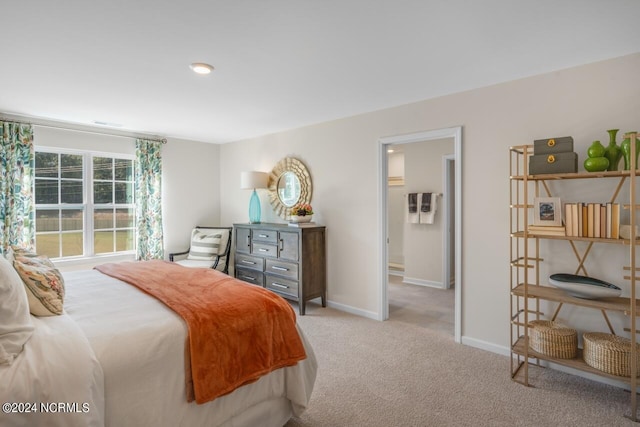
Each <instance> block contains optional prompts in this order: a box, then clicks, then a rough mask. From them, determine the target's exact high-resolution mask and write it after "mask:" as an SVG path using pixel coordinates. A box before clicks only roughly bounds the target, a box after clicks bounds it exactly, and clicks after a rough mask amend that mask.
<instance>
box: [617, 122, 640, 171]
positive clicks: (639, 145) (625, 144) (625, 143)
mask: <svg viewBox="0 0 640 427" xmlns="http://www.w3.org/2000/svg"><path fill="white" fill-rule="evenodd" d="M634 132H635V131H634ZM634 132H627V133H625V134H624V139H623V140H622V143H621V144H620V150H621V151H622V157H623V158H624V170H629V169H631V137H630V136H629V135H630V134H631V133H634ZM639 154H640V139H638V138H637V137H636V159H635V160H636V169H638V155H639Z"/></svg>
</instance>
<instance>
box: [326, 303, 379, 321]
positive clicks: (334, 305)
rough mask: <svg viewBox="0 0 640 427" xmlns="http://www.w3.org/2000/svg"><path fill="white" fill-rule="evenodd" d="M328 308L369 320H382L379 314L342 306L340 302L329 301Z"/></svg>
mask: <svg viewBox="0 0 640 427" xmlns="http://www.w3.org/2000/svg"><path fill="white" fill-rule="evenodd" d="M327 307H331V308H335V309H336V310H340V311H344V312H346V313H350V314H355V315H356V316H362V317H366V318H368V319H373V320H380V317H379V316H378V313H374V312H372V311H367V310H362V309H360V308H356V307H352V306H350V305H346V304H340V303H339V302H333V301H327Z"/></svg>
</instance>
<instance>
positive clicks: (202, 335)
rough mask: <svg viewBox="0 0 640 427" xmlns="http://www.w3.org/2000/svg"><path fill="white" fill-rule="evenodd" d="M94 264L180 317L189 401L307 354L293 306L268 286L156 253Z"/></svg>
mask: <svg viewBox="0 0 640 427" xmlns="http://www.w3.org/2000/svg"><path fill="white" fill-rule="evenodd" d="M95 268H96V269H97V270H98V271H100V272H102V273H104V274H106V275H109V276H111V277H114V278H116V279H119V280H122V281H124V282H127V283H129V284H132V285H134V286H137V287H138V288H140V289H142V290H143V291H145V292H146V293H148V294H150V295H152V296H154V297H156V298H157V299H159V300H160V301H162V302H163V303H164V304H165V305H167V306H168V307H169V308H171V309H172V310H173V311H175V312H176V313H177V314H179V315H180V316H182V318H183V319H184V320H185V322H186V323H187V327H188V329H189V346H188V348H187V351H188V353H190V355H189V354H186V355H185V363H186V364H187V369H186V371H187V372H186V374H185V377H186V381H187V399H188V400H189V401H192V400H194V397H195V401H196V402H197V403H204V402H208V401H210V400H213V399H215V398H216V397H218V396H222V395H224V394H227V393H230V392H232V391H233V390H235V389H236V388H238V387H240V386H242V385H244V384H248V383H251V382H254V381H256V380H257V379H258V378H260V377H261V376H262V375H265V374H267V373H269V372H271V371H273V370H275V369H278V368H282V367H284V366H291V365H295V364H296V363H297V362H298V361H300V360H302V359H304V358H306V353H305V350H304V347H303V345H302V340H301V339H300V336H299V335H298V331H297V330H296V315H295V312H294V311H293V309H292V308H291V306H290V305H289V304H288V303H287V302H286V301H285V300H284V299H282V298H281V297H279V296H277V295H276V294H274V293H273V292H270V291H267V290H265V289H263V288H260V287H257V286H255V285H250V284H248V283H245V282H242V281H240V280H237V279H234V278H233V277H230V276H227V275H226V274H223V273H221V272H219V271H216V270H212V269H205V268H187V267H183V266H180V265H178V264H174V263H171V262H167V261H160V260H155V261H137V262H122V263H111V264H103V265H99V266H97V267H95ZM189 362H190V368H189ZM194 394H195V396H194Z"/></svg>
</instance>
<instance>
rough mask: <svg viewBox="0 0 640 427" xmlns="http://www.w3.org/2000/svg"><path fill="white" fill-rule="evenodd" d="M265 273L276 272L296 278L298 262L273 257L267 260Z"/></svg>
mask: <svg viewBox="0 0 640 427" xmlns="http://www.w3.org/2000/svg"><path fill="white" fill-rule="evenodd" d="M265 272H266V273H271V274H278V275H280V276H284V277H288V278H291V279H294V280H298V264H293V263H290V262H282V261H278V260H275V259H268V260H267V268H265Z"/></svg>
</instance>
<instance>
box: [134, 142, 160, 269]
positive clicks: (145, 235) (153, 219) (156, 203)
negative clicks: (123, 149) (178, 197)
mask: <svg viewBox="0 0 640 427" xmlns="http://www.w3.org/2000/svg"><path fill="white" fill-rule="evenodd" d="M161 148H162V142H160V141H151V140H148V139H136V163H137V164H136V168H135V169H136V182H135V193H136V196H135V197H136V226H137V231H138V254H137V259H138V260H149V259H163V258H164V243H163V234H162V196H161V193H162V186H161V184H162V156H161V153H160V152H161Z"/></svg>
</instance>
